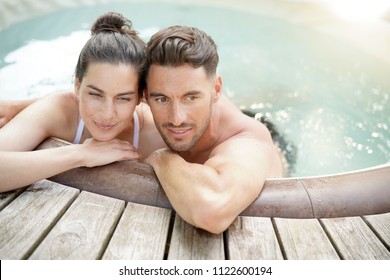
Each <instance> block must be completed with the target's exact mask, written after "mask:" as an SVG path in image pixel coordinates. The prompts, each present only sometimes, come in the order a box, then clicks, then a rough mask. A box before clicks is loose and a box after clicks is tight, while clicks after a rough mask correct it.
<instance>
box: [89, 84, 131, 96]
mask: <svg viewBox="0 0 390 280" xmlns="http://www.w3.org/2000/svg"><path fill="white" fill-rule="evenodd" d="M87 87H89V88H91V89H93V90H96V91H98V92H100V93H104V90H102V89H100V88H98V87H97V86H94V85H87ZM129 94H135V92H134V91H133V90H129V91H125V92H121V93H118V94H117V95H129Z"/></svg>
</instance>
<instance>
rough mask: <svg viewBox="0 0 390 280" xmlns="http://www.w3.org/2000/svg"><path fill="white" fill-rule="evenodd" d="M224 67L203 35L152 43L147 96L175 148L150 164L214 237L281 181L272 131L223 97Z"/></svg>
mask: <svg viewBox="0 0 390 280" xmlns="http://www.w3.org/2000/svg"><path fill="white" fill-rule="evenodd" d="M218 60H219V58H218V53H217V48H216V45H215V43H214V41H213V40H212V38H211V37H209V36H208V35H207V34H205V33H204V32H203V31H200V30H198V29H197V28H191V27H185V26H173V27H169V28H166V29H163V30H161V31H159V32H158V33H156V34H155V35H154V36H153V37H152V38H151V40H150V42H149V44H148V73H147V77H146V81H147V91H146V92H145V97H146V100H147V102H148V104H149V106H150V108H151V111H152V114H153V117H154V122H155V125H156V127H157V129H158V130H159V132H160V134H161V135H162V137H163V139H164V140H165V142H166V144H167V146H168V147H169V148H168V149H162V150H158V151H155V152H154V153H152V154H151V155H150V156H149V157H148V158H147V159H145V162H146V163H148V164H150V165H152V167H153V168H154V170H155V172H156V174H157V177H158V179H159V181H160V183H161V185H162V187H163V188H164V191H165V193H166V194H167V197H168V199H169V200H170V202H171V204H172V206H173V208H174V209H175V211H176V212H177V213H178V214H179V216H180V217H182V218H183V219H184V220H185V221H187V222H188V223H190V224H192V225H194V226H196V227H199V228H202V229H205V230H207V231H209V232H212V233H221V232H223V231H224V230H225V229H227V228H228V227H229V225H230V224H231V223H232V222H233V221H234V219H235V218H236V217H237V216H238V215H239V214H240V213H241V212H242V211H243V210H244V209H245V208H247V207H248V206H249V205H250V204H251V203H252V202H253V201H254V200H255V199H256V198H257V197H258V195H259V194H260V191H261V189H262V187H263V185H264V182H265V180H266V179H267V178H273V177H281V176H282V164H281V161H280V157H279V154H278V152H277V148H276V147H275V146H274V144H273V141H272V138H271V135H270V133H269V131H268V130H267V128H266V127H265V126H264V125H263V124H261V123H260V122H258V121H256V120H254V119H252V118H250V117H248V116H246V115H244V114H243V113H242V112H241V111H240V110H239V109H238V108H237V107H236V106H235V105H234V104H233V103H232V102H231V101H229V100H228V99H227V98H226V97H225V96H224V95H223V94H222V78H221V77H220V76H219V75H217V73H216V69H217V66H218ZM23 102H25V101H22V103H23ZM23 106H25V105H23ZM0 117H1V112H0ZM11 117H12V116H11Z"/></svg>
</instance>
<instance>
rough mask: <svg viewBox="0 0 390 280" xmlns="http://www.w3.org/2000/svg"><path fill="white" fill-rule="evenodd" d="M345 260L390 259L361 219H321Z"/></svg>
mask: <svg viewBox="0 0 390 280" xmlns="http://www.w3.org/2000/svg"><path fill="white" fill-rule="evenodd" d="M321 223H323V225H324V227H325V229H326V231H327V232H328V234H329V235H330V238H331V239H332V242H333V244H334V245H335V246H336V248H337V249H338V252H339V254H340V256H341V258H343V259H347V260H367V259H372V260H375V259H390V253H389V251H388V250H387V249H386V247H385V245H383V244H382V242H381V241H380V240H379V239H378V238H377V237H376V235H375V234H374V233H373V232H372V231H371V230H370V228H369V227H368V225H367V224H366V223H365V222H364V221H363V220H362V218H360V217H347V218H333V219H321Z"/></svg>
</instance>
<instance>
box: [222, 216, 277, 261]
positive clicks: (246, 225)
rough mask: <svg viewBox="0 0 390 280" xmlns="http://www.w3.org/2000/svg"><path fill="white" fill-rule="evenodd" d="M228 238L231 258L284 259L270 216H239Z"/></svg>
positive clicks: (230, 229)
mask: <svg viewBox="0 0 390 280" xmlns="http://www.w3.org/2000/svg"><path fill="white" fill-rule="evenodd" d="M227 240H228V257H229V259H233V260H281V259H283V255H282V252H281V250H280V247H279V243H278V240H277V238H276V234H275V231H274V228H273V226H272V221H271V219H270V218H262V217H237V219H236V220H235V221H234V223H233V224H232V225H231V226H230V227H229V228H228V230H227Z"/></svg>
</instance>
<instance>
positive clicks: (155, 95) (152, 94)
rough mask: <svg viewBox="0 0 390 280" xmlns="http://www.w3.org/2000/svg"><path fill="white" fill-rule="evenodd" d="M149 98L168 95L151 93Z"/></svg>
mask: <svg viewBox="0 0 390 280" xmlns="http://www.w3.org/2000/svg"><path fill="white" fill-rule="evenodd" d="M149 96H150V97H160V96H166V95H165V94H163V93H160V92H150V93H149Z"/></svg>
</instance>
